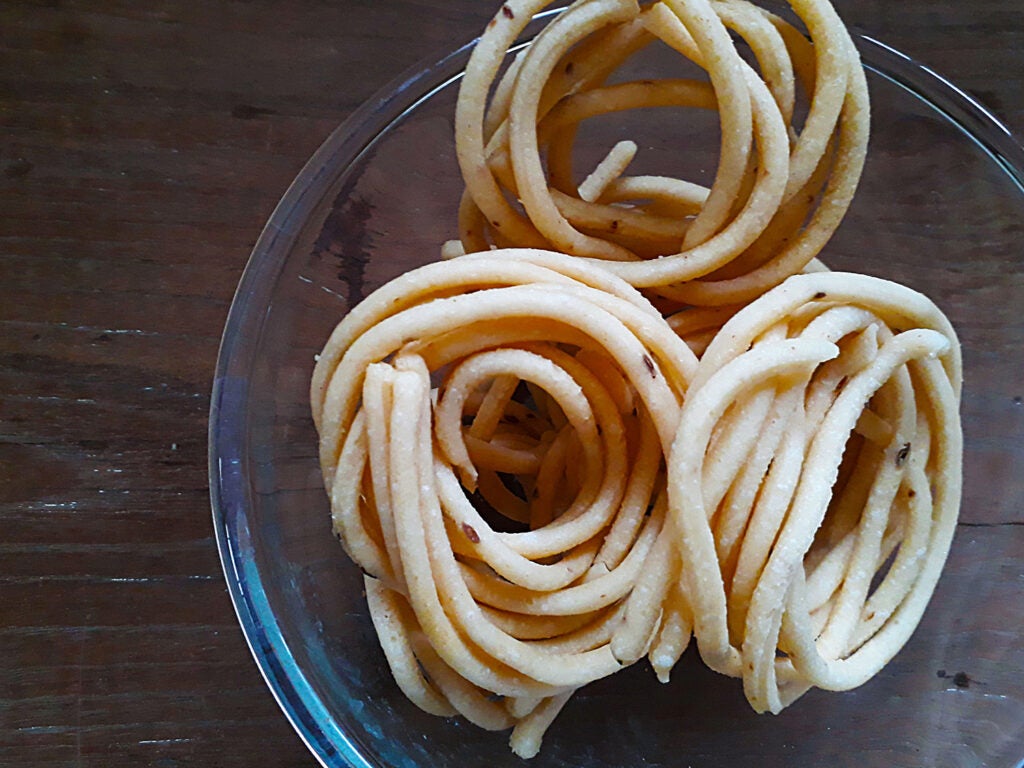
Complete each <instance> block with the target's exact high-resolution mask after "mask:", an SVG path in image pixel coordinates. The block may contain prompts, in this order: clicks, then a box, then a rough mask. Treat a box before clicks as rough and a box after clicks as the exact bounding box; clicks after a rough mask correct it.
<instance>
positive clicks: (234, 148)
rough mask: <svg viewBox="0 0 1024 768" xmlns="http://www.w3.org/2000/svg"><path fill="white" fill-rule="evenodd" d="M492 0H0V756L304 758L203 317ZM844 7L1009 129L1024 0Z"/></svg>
mask: <svg viewBox="0 0 1024 768" xmlns="http://www.w3.org/2000/svg"><path fill="white" fill-rule="evenodd" d="M493 5H494V4H493V3H489V2H479V0H477V1H473V0H458V1H457V2H455V1H453V0H387V1H383V0H337V1H336V2H323V1H322V0H306V1H305V2H267V1H266V0H252V1H250V2H240V1H238V0H235V1H231V2H227V1H224V0H210V1H209V2H185V1H184V0H158V1H157V2H141V3H140V2H133V1H129V0H122V2H102V1H101V0H96V2H75V1H74V0H38V2H13V1H11V0H8V1H7V2H4V3H2V4H0V765H4V766H29V765H32V766H128V765H132V766H137V765H147V766H149V765H151V766H158V767H160V768H171V767H172V766H185V765H200V766H205V765H210V766H236V765H237V766H242V765H245V766H249V765H259V766H261V767H262V768H271V767H272V766H284V765H312V764H313V763H314V761H313V758H312V757H311V756H310V755H309V754H308V753H307V752H306V750H305V747H304V746H303V745H302V744H301V742H300V741H299V739H298V738H297V737H296V735H295V734H294V732H293V731H292V729H291V727H290V726H289V725H288V723H287V721H286V720H285V718H284V717H283V715H282V714H281V713H280V711H279V710H278V707H277V705H276V704H275V703H274V701H273V699H272V697H271V695H270V693H269V692H268V690H267V689H266V687H265V685H264V683H263V680H262V678H261V677H260V674H259V672H258V670H257V668H256V666H255V664H254V663H253V661H252V658H251V656H250V654H249V652H248V650H247V648H246V646H245V642H244V640H243V638H242V635H241V632H240V630H239V628H238V626H237V623H236V620H235V616H234V613H233V611H232V608H231V605H230V602H229V600H228V597H227V594H226V590H225V587H224V583H223V577H222V574H221V569H220V563H219V561H218V558H217V552H216V548H215V544H214V539H213V530H212V526H211V521H210V513H209V502H208V496H207V475H206V462H205V459H206V419H207V410H208V407H209V392H210V387H211V381H212V377H213V370H214V363H215V357H216V353H217V345H218V340H219V336H220V332H221V328H222V326H223V322H224V319H225V316H226V313H227V310H228V306H229V303H230V300H231V296H232V292H233V290H234V286H235V284H236V281H237V280H238V277H239V276H240V274H241V271H242V268H243V266H244V264H245V261H246V258H247V256H248V254H249V251H250V249H251V247H252V245H253V243H254V242H255V240H256V237H257V236H258V235H259V232H260V229H261V227H262V225H263V223H264V222H265V220H266V219H267V217H268V216H269V214H270V212H271V210H272V209H273V207H274V205H275V203H276V202H277V200H278V199H279V197H280V196H281V194H282V193H283V192H284V190H285V189H286V188H287V186H288V184H289V182H290V181H291V180H292V178H293V177H294V176H295V174H296V173H297V172H298V170H299V169H300V168H301V166H302V164H303V163H304V162H305V160H306V159H307V158H308V156H309V155H310V154H311V153H312V152H313V151H314V150H315V149H316V147H317V146H318V145H319V144H320V142H321V141H322V140H323V139H324V137H325V136H326V135H327V134H328V132H330V131H331V129H333V128H334V127H335V125H337V123H338V122H339V121H340V120H342V119H343V118H344V117H345V116H346V115H347V114H349V113H350V112H351V111H352V110H353V109H354V108H355V107H356V106H357V105H358V104H359V103H360V102H362V101H363V100H364V99H366V98H367V97H368V96H369V95H370V94H371V93H373V92H374V91H375V90H376V89H378V88H379V87H381V86H382V85H383V84H385V83H386V82H387V81H388V80H390V79H391V78H392V77H394V76H395V75H397V74H399V73H400V72H401V71H402V70H404V69H405V68H406V67H408V66H410V65H411V64H413V63H414V62H416V61H417V60H419V59H421V58H422V57H424V56H427V55H429V54H432V53H434V52H438V51H440V50H442V49H444V48H445V47H451V46H453V45H454V44H456V43H461V42H462V41H464V40H466V39H469V38H470V37H471V36H472V35H473V32H474V31H475V30H476V29H478V28H479V27H480V26H481V25H482V24H483V23H484V21H485V19H486V18H487V17H488V15H489V13H490V12H491V11H492V10H493ZM839 7H840V11H841V12H842V13H843V14H844V16H845V18H846V19H847V20H848V21H849V22H850V23H852V24H854V25H856V26H858V27H860V28H861V29H863V30H867V31H870V32H872V33H873V34H874V35H875V36H877V37H878V38H880V39H882V40H885V41H887V42H889V43H890V44H892V45H894V46H896V47H897V48H900V49H901V50H903V51H906V52H908V53H910V54H911V55H913V56H915V57H916V58H918V59H920V60H922V61H924V62H926V63H928V64H930V65H932V67H933V68H935V69H936V70H938V71H939V72H942V73H943V74H945V75H947V76H948V77H949V78H950V79H951V80H953V81H954V82H956V83H958V84H959V85H961V86H962V87H964V88H965V89H967V90H969V91H970V92H972V93H974V94H975V95H977V96H978V97H979V98H980V99H981V100H983V101H984V102H985V103H986V104H987V105H988V106H989V107H990V108H991V109H992V110H993V112H995V113H996V114H997V115H998V116H999V117H1000V118H1002V119H1003V120H1004V121H1005V122H1006V123H1007V124H1008V125H1009V126H1010V127H1011V128H1012V129H1013V130H1014V131H1015V132H1016V133H1017V134H1018V135H1024V82H1022V79H1024V20H1022V17H1021V14H1020V11H1021V5H1020V1H1019V0H979V1H977V2H969V3H968V2H961V1H958V0H906V1H905V2H900V3H893V2H888V1H886V0H870V1H865V0H845V1H844V2H841V3H840V4H839ZM1018 310H1019V308H1018Z"/></svg>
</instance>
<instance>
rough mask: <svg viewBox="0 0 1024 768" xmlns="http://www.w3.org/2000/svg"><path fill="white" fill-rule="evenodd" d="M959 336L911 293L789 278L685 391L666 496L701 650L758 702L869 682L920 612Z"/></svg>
mask: <svg viewBox="0 0 1024 768" xmlns="http://www.w3.org/2000/svg"><path fill="white" fill-rule="evenodd" d="M960 384H961V360H960V347H959V344H958V342H957V338H956V335H955V333H954V331H953V328H952V326H951V325H950V324H949V321H948V320H946V318H945V317H944V316H943V315H942V313H941V312H940V311H939V310H938V309H937V308H936V307H935V305H934V304H933V303H932V302H931V301H929V300H928V299H927V298H926V297H924V296H922V295H921V294H919V293H916V292H915V291H912V290H910V289H909V288H905V287H903V286H900V285H897V284H895V283H891V282H888V281H885V280H880V279H878V278H873V277H867V276H864V275H854V274H845V273H838V272H833V273H819V274H812V275H798V276H795V277H791V278H789V280H787V281H786V282H785V283H783V284H782V285H781V286H779V287H778V288H776V289H774V290H773V291H770V292H769V293H767V294H765V295H764V296H763V297H761V298H760V299H758V300H757V301H755V302H753V303H752V304H750V305H749V306H747V307H745V308H744V309H742V310H741V311H739V312H738V313H737V314H736V315H735V316H734V317H733V318H732V319H731V320H729V321H728V322H727V323H726V324H725V326H724V327H723V328H722V330H721V331H720V332H719V333H718V334H717V335H716V337H715V338H714V340H713V341H712V342H711V344H710V345H709V346H708V348H707V350H706V351H705V353H704V355H703V357H702V358H701V362H700V366H699V367H698V370H697V374H696V376H695V378H694V381H693V384H692V386H691V389H690V390H689V392H688V393H687V401H686V403H685V405H684V407H683V415H682V418H681V420H680V427H679V433H678V436H677V438H676V441H675V444H674V445H673V448H672V452H671V454H670V460H669V473H668V493H669V499H670V509H671V513H672V520H673V522H674V524H675V525H676V526H677V527H678V529H679V533H680V537H679V540H678V541H679V544H680V546H681V549H682V560H683V563H684V579H685V582H686V585H687V587H688V593H687V594H688V596H689V599H690V601H691V606H692V609H693V615H694V635H695V637H696V639H697V644H698V647H699V649H700V653H701V657H702V658H703V659H704V661H705V663H707V664H708V666H710V667H711V668H713V669H715V670H718V671H719V672H723V673H725V674H728V675H732V676H735V677H742V678H743V684H744V690H745V691H746V694H747V698H748V699H749V701H750V703H751V704H752V705H753V707H754V708H755V709H756V710H758V711H765V710H769V711H771V712H778V711H779V710H781V709H782V708H783V707H785V706H787V705H788V704H789V703H790V702H792V701H793V700H794V699H796V698H797V697H798V696H800V695H801V694H803V693H804V692H805V691H806V690H807V689H808V688H809V687H811V686H818V687H821V688H826V689H828V690H846V689H849V688H853V687H856V686H858V685H861V684H862V683H864V682H865V681H867V680H868V679H869V678H870V677H871V676H873V675H874V674H875V673H876V672H878V670H880V669H881V668H882V666H883V665H885V664H886V663H887V662H888V661H889V660H890V659H891V658H892V657H893V656H894V655H895V654H896V653H897V652H898V651H899V649H900V648H901V647H902V646H903V644H904V643H905V642H906V641H907V639H908V638H909V637H910V635H911V633H912V632H913V630H914V628H915V627H916V626H917V623H918V621H919V620H920V618H921V614H922V613H923V611H924V608H925V606H926V604H927V602H928V600H929V598H930V597H931V594H932V591H933V589H934V587H935V583H936V581H937V579H938V577H939V573H940V571H941V569H942V565H943V563H944V562H945V559H946V555H947V553H948V551H949V546H950V542H951V540H952V536H953V532H954V529H955V526H956V518H957V513H958V509H959V504H960V491H961V452H962V436H961V431H960V421H959V414H958V408H959V398H960Z"/></svg>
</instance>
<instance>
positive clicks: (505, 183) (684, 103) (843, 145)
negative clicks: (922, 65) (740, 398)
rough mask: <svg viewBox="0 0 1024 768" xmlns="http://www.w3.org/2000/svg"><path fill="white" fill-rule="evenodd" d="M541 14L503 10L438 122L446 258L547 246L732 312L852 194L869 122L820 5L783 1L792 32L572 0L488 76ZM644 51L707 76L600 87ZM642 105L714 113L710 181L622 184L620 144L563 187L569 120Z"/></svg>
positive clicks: (708, 8) (742, 16)
mask: <svg viewBox="0 0 1024 768" xmlns="http://www.w3.org/2000/svg"><path fill="white" fill-rule="evenodd" d="M547 5H549V2H545V1H544V0H533V1H532V2H530V1H528V0H518V1H516V2H507V3H505V4H504V5H503V6H502V9H501V11H499V13H498V14H497V15H496V16H495V17H494V19H493V20H492V21H491V23H490V24H489V25H488V27H487V29H486V30H485V32H484V33H483V35H482V36H481V38H480V40H479V42H478V44H477V46H476V48H475V49H474V51H473V54H472V56H471V58H470V62H469V65H468V67H467V70H466V75H465V78H464V79H463V82H462V85H461V88H460V92H459V100H458V104H457V109H456V125H455V128H456V130H455V134H456V151H457V156H458V160H459V164H460V167H461V170H462V175H463V178H464V181H465V184H466V189H465V193H464V196H463V199H462V203H461V205H460V210H459V236H460V239H461V242H462V250H464V251H465V252H476V251H483V250H486V249H488V248H489V247H492V246H494V245H497V246H499V247H508V246H530V247H544V248H552V249H555V250H558V251H560V252H564V253H568V254H573V255H577V256H580V257H583V258H586V259H589V260H592V261H594V262H595V263H599V264H601V265H602V266H604V267H605V268H606V269H608V270H609V271H611V272H613V273H614V274H616V275H618V276H619V277H622V278H623V279H625V280H627V281H628V282H629V283H631V284H632V285H635V286H637V287H641V288H646V289H649V290H650V291H651V292H652V293H653V294H656V295H661V296H666V297H670V298H672V299H674V300H676V301H680V302H683V303H686V304H690V305H736V304H742V303H746V302H748V301H750V300H752V299H754V298H756V297H757V296H759V295H760V294H761V293H763V292H765V291H766V290H768V289H769V288H771V287H773V286H775V285H778V284H779V283H781V282H782V281H783V280H784V279H785V278H787V277H789V276H790V275H793V274H796V273H798V272H800V271H801V270H802V269H803V268H804V267H805V266H806V265H807V264H808V263H810V262H811V260H812V259H813V258H814V257H815V256H816V255H817V254H818V253H819V252H820V250H821V248H822V247H823V246H824V245H825V243H826V242H827V241H828V239H829V238H830V237H831V235H832V233H833V232H834V231H835V229H836V227H837V226H838V225H839V223H840V221H841V220H842V218H843V215H844V213H845V211H846V209H847V208H848V206H849V204H850V201H851V200H852V197H853V193H854V191H855V189H856V185H857V181H858V179H859V177H860V172H861V169H862V167H863V163H864V157H865V153H866V147H867V137H868V123H869V114H868V112H869V108H868V97H867V86H866V83H865V80H864V73H863V70H862V69H861V66H860V60H859V57H858V55H857V52H856V49H855V48H854V45H853V42H852V41H851V40H850V37H849V35H848V33H847V32H846V30H845V28H844V27H843V25H842V23H841V22H840V20H839V18H838V16H836V14H835V11H834V10H833V9H832V7H831V6H830V5H829V4H828V3H827V2H825V1H824V0H798V1H797V0H794V2H791V3H790V6H791V7H792V9H793V11H794V12H795V13H796V15H797V17H799V20H800V22H801V23H802V24H803V25H804V27H805V28H806V32H807V35H806V36H805V35H804V34H802V33H801V32H800V31H799V30H798V29H797V28H796V27H794V26H793V25H792V24H790V23H789V22H787V21H785V20H783V19H782V18H780V17H779V16H776V15H774V14H772V13H770V12H768V11H766V10H764V9H762V8H759V7H757V6H755V5H753V4H752V3H749V2H746V0H717V1H716V2H710V1H709V0H664V1H663V2H658V3H654V4H651V5H646V6H643V7H641V6H639V5H638V4H637V3H636V2H635V1H634V0H577V2H574V3H572V4H571V5H570V6H569V7H568V8H567V9H566V10H565V11H564V12H563V13H561V14H560V15H559V16H557V17H556V18H555V19H554V20H553V21H552V22H550V23H549V24H548V25H547V26H546V27H545V28H544V29H543V30H542V31H541V32H540V33H539V34H538V35H537V37H536V38H535V39H534V40H533V42H532V43H531V45H530V46H529V47H528V48H527V49H525V50H524V51H522V52H521V53H520V54H519V55H518V56H517V57H516V59H515V62H514V64H513V65H512V66H510V67H508V68H507V69H506V70H505V71H504V73H503V74H501V75H500V77H499V74H500V73H501V69H502V63H503V61H504V59H505V57H506V53H507V51H508V50H509V49H510V47H512V46H513V44H514V43H515V41H516V39H517V37H518V36H519V34H520V33H521V32H522V30H523V29H524V27H525V26H526V24H527V23H528V22H529V20H530V19H531V18H532V16H533V14H535V13H536V12H538V11H540V10H542V9H543V8H545V7H546V6H547ZM730 32H732V33H733V34H735V35H736V36H737V38H738V39H739V40H741V41H742V44H743V46H744V47H746V48H747V49H749V50H750V51H751V52H752V58H753V64H751V63H748V62H747V60H746V59H745V58H744V57H743V56H742V55H741V53H740V50H739V49H738V48H737V45H736V44H735V43H734V42H733V39H732V38H731V36H730ZM656 42H660V43H661V44H664V45H667V46H668V47H670V48H672V49H674V50H675V51H677V52H678V54H679V55H680V56H682V57H684V58H685V59H686V60H688V61H689V62H692V63H693V64H695V65H696V66H697V67H699V68H700V69H701V70H703V71H704V72H705V73H706V76H707V79H706V80H701V79H692V80H690V79H655V80H649V79H644V80H641V81H627V82H611V81H610V80H611V78H612V77H613V75H615V74H616V73H617V72H618V70H619V69H620V68H621V67H622V65H623V64H624V63H625V62H626V61H627V60H628V59H629V58H630V57H631V56H633V55H634V54H636V53H637V52H638V51H640V50H642V49H643V48H645V47H647V46H649V45H652V44H655V43H656ZM755 67H756V69H755ZM492 89H493V96H491V98H490V99H489V98H488V95H489V92H490V91H491V90H492ZM801 98H802V99H803V100H805V101H806V108H805V109H797V105H798V104H799V103H802V102H801ZM652 107H685V108H693V109H705V110H707V109H711V110H716V111H717V112H718V115H719V122H720V136H721V139H720V147H719V157H718V168H717V171H716V172H715V176H714V181H713V183H712V184H711V186H710V187H704V186H702V185H700V184H696V183H693V182H690V181H686V180H683V179H676V178H671V177H666V176H650V175H637V176H629V175H625V172H626V171H627V169H628V165H629V164H630V162H631V161H632V159H633V157H634V155H635V154H636V153H637V151H638V150H637V146H636V144H635V143H633V142H631V141H628V140H623V141H619V142H617V143H616V144H615V145H614V146H612V147H611V148H610V151H609V152H608V154H607V156H606V157H605V159H604V160H603V161H601V162H600V163H598V165H597V166H596V167H595V168H594V169H593V170H592V171H591V172H590V173H589V174H587V175H586V176H585V178H583V179H582V181H581V180H579V179H578V177H577V176H576V174H575V170H574V167H573V156H574V149H575V142H576V140H577V137H578V135H579V133H580V129H581V126H582V124H583V123H584V122H586V121H587V120H588V119H590V118H596V117H600V116H603V115H608V114H612V113H615V112H624V111H629V110H640V109H646V108H652ZM798 115H803V116H802V117H801V118H799V119H798V117H797V116H798ZM665 140H666V141H671V140H672V138H671V137H668V136H667V137H665Z"/></svg>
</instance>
